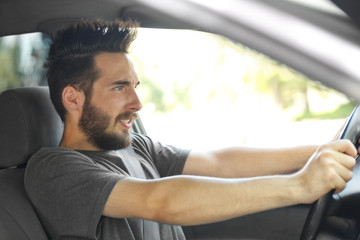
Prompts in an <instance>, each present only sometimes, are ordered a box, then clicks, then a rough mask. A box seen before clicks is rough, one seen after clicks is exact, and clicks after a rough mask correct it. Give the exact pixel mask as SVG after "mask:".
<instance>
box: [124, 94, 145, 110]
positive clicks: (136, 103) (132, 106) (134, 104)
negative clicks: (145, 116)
mask: <svg viewBox="0 0 360 240" xmlns="http://www.w3.org/2000/svg"><path fill="white" fill-rule="evenodd" d="M127 108H128V110H129V111H131V112H137V111H140V110H141V109H142V103H141V100H140V98H139V95H138V93H137V91H136V89H135V88H133V89H132V91H131V94H129V104H128V106H127Z"/></svg>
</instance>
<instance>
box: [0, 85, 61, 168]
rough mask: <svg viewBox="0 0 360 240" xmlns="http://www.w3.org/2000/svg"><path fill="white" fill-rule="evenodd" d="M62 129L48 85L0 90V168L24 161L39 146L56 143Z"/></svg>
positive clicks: (20, 163)
mask: <svg viewBox="0 0 360 240" xmlns="http://www.w3.org/2000/svg"><path fill="white" fill-rule="evenodd" d="M62 131H63V123H62V121H61V120H60V117H59V116H58V114H57V113H56V111H55V108H54V107H53V105H52V103H51V101H50V96H49V90H48V88H47V87H28V88H17V89H11V90H6V91H4V92H2V93H1V94H0V168H8V167H13V166H19V165H22V164H25V163H26V162H27V160H28V159H29V158H30V157H31V155H32V154H34V153H35V152H36V151H37V150H39V149H40V148H41V147H50V146H57V145H58V143H59V142H60V139H61V136H62Z"/></svg>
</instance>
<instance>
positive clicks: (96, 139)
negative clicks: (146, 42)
mask: <svg viewBox="0 0 360 240" xmlns="http://www.w3.org/2000/svg"><path fill="white" fill-rule="evenodd" d="M95 62H96V66H97V68H98V70H99V78H98V79H97V80H96V81H95V82H94V84H93V90H92V96H91V99H87V100H86V101H85V103H84V106H83V111H82V116H81V118H80V120H79V128H80V129H81V130H82V131H83V132H84V134H85V135H86V136H87V137H88V142H89V143H91V144H92V145H94V146H95V147H96V148H99V149H102V150H116V149H121V148H125V147H127V146H128V145H129V144H130V143H131V136H130V129H131V127H132V124H133V122H134V120H135V119H136V117H137V114H136V112H137V111H139V110H140V109H141V107H142V105H141V102H140V100H139V98H138V96H137V93H136V91H135V88H136V86H137V85H138V84H139V80H138V77H137V75H136V72H135V70H134V67H133V65H132V63H131V61H130V60H129V59H128V57H127V56H126V54H124V53H100V54H98V55H97V56H96V57H95Z"/></svg>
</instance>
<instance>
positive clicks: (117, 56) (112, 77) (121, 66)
mask: <svg viewBox="0 0 360 240" xmlns="http://www.w3.org/2000/svg"><path fill="white" fill-rule="evenodd" d="M95 64H96V67H97V69H98V71H99V78H98V80H97V81H118V80H127V81H131V82H133V81H134V82H136V81H138V80H137V75H136V72H135V69H134V65H133V63H132V61H131V59H130V58H129V57H128V55H127V54H126V53H110V52H102V53H99V54H97V55H96V56H95Z"/></svg>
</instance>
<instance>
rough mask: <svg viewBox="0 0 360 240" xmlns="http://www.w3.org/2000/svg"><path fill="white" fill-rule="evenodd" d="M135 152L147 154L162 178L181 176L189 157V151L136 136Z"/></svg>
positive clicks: (134, 137) (134, 138) (142, 136)
mask: <svg viewBox="0 0 360 240" xmlns="http://www.w3.org/2000/svg"><path fill="white" fill-rule="evenodd" d="M133 141H134V144H133V146H134V150H135V152H140V153H141V154H147V155H148V156H146V157H148V158H149V159H150V160H149V161H152V162H153V164H154V165H155V167H156V169H157V170H158V172H159V174H160V177H167V176H173V175H180V174H182V172H183V169H184V166H185V162H186V159H187V157H188V156H189V153H190V150H189V149H182V148H177V147H174V146H170V145H164V144H161V143H160V142H158V141H155V140H153V139H151V138H150V137H148V136H145V135H139V134H134V135H133ZM139 149H140V150H139Z"/></svg>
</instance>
